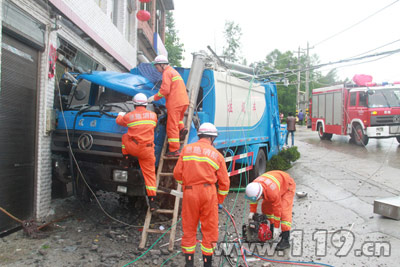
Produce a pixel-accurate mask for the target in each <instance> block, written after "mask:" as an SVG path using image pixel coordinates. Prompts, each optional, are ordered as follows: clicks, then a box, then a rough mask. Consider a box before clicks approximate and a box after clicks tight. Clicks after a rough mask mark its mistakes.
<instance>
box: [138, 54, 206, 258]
mask: <svg viewBox="0 0 400 267" xmlns="http://www.w3.org/2000/svg"><path fill="white" fill-rule="evenodd" d="M204 66H205V56H204V55H203V54H194V55H193V63H192V67H191V70H190V74H189V77H188V81H187V84H186V87H187V89H188V90H189V92H190V99H189V107H188V109H187V114H185V126H186V127H187V129H188V131H189V132H188V134H187V135H186V137H185V140H184V141H183V145H186V144H187V142H188V137H189V134H190V128H191V127H190V126H191V123H192V119H193V113H194V110H195V105H196V101H197V96H198V93H199V89H200V83H201V77H202V74H203V70H204ZM167 147H168V142H167V138H165V141H164V146H163V148H162V151H161V155H160V160H159V163H158V169H157V176H156V184H157V188H158V186H159V184H160V179H166V178H170V179H173V168H172V170H171V169H169V170H168V171H165V170H166V169H167V168H164V165H171V164H173V166H175V164H176V162H177V160H178V157H166V156H165V153H166V152H167ZM172 189H175V188H172ZM175 190H176V191H178V192H181V190H182V188H181V185H180V184H178V185H177V188H176V189H175ZM159 193H163V192H162V191H159V190H157V194H159ZM179 204H180V198H179V197H177V196H175V204H174V208H173V209H158V210H157V211H155V212H153V213H161V214H172V223H171V225H172V226H171V232H170V236H169V246H168V250H169V251H173V249H174V242H175V234H176V225H177V221H178V214H179ZM152 215H153V214H152V213H151V212H150V209H148V210H147V214H146V219H145V222H144V226H143V232H142V239H141V240H140V244H139V249H144V248H145V246H146V241H147V236H148V234H163V233H165V232H166V230H159V229H150V224H151V219H152Z"/></svg>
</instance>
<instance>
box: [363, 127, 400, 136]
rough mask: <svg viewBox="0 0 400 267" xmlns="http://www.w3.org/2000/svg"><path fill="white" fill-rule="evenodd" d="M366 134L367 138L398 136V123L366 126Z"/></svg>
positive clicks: (399, 134)
mask: <svg viewBox="0 0 400 267" xmlns="http://www.w3.org/2000/svg"><path fill="white" fill-rule="evenodd" d="M367 136H368V137H369V138H387V137H395V136H400V125H391V126H371V127H367Z"/></svg>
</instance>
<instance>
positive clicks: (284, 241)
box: [275, 231, 290, 251]
mask: <svg viewBox="0 0 400 267" xmlns="http://www.w3.org/2000/svg"><path fill="white" fill-rule="evenodd" d="M289 237H290V231H285V232H282V238H281V241H279V243H278V245H276V249H275V250H277V251H282V250H285V249H287V248H290V243H289Z"/></svg>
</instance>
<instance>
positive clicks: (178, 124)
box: [148, 55, 189, 157]
mask: <svg viewBox="0 0 400 267" xmlns="http://www.w3.org/2000/svg"><path fill="white" fill-rule="evenodd" d="M153 65H154V66H155V67H156V69H157V71H159V72H160V73H162V84H161V87H160V90H159V91H158V93H157V94H155V95H153V96H151V97H149V99H148V102H149V103H150V102H153V101H157V100H160V99H161V98H163V97H165V101H166V104H165V106H166V107H167V114H168V118H167V136H168V145H169V148H168V152H167V154H166V156H168V157H177V156H179V155H180V152H181V150H180V143H179V141H180V140H184V139H185V136H186V134H187V133H188V130H187V129H186V128H185V127H184V125H183V117H184V114H185V111H186V109H187V107H188V105H189V97H188V95H187V92H186V86H185V83H184V82H183V79H182V77H181V75H179V73H178V72H177V71H176V70H175V69H174V68H172V67H171V66H169V62H168V59H167V57H165V56H163V55H159V56H157V57H156V58H155V59H154V62H153Z"/></svg>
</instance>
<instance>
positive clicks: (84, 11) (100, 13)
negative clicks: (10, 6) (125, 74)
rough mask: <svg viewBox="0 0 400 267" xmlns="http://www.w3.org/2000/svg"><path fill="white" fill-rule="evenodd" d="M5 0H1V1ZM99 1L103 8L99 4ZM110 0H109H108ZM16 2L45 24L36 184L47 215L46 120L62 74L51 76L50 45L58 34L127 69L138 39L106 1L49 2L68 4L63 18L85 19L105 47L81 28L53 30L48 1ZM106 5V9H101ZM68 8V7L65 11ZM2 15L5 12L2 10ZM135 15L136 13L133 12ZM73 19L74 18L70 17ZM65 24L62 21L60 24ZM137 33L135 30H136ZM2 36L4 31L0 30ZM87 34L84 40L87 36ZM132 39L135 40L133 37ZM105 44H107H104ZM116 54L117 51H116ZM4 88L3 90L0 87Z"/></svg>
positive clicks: (38, 205)
mask: <svg viewBox="0 0 400 267" xmlns="http://www.w3.org/2000/svg"><path fill="white" fill-rule="evenodd" d="M1 1H2V0H0V2H1ZM96 1H100V2H102V3H101V7H99V6H98V5H97V4H96ZM109 1H110V0H107V2H109ZM13 2H14V3H15V4H16V5H17V6H19V7H20V8H21V9H23V10H24V11H25V12H26V13H28V14H31V16H33V17H34V18H36V19H37V20H38V21H40V22H41V23H44V24H46V25H47V26H46V32H45V35H46V48H45V51H44V52H43V53H40V60H39V61H40V70H39V72H40V73H39V76H40V77H39V88H38V100H37V101H38V112H37V114H38V118H37V131H38V134H37V140H36V144H37V149H36V166H37V169H36V183H35V203H34V205H35V215H36V217H37V218H41V217H45V216H47V215H49V213H50V212H51V210H50V204H51V181H52V174H51V172H52V169H51V149H50V144H51V133H49V132H48V131H47V130H46V126H47V125H46V121H47V120H46V119H47V117H48V116H49V115H50V114H51V111H52V109H53V104H54V103H53V99H54V88H55V85H56V78H57V76H60V75H61V74H60V73H58V74H57V73H56V75H55V77H54V78H48V54H49V53H48V52H49V50H48V49H49V46H50V45H53V46H55V47H56V46H57V37H58V36H60V37H63V38H64V39H66V40H68V41H69V42H70V43H71V44H73V45H74V46H75V47H76V48H78V49H80V50H81V51H83V52H85V53H86V54H88V55H89V56H90V57H92V58H93V59H94V60H96V61H97V62H99V63H100V64H102V65H103V66H105V67H106V68H107V70H115V71H127V70H129V68H131V67H134V66H135V65H136V43H137V41H136V38H135V40H133V44H131V43H129V42H128V41H127V40H126V39H125V36H126V32H124V31H125V30H126V29H127V27H126V26H124V22H123V20H124V18H125V19H126V15H125V16H123V15H119V19H120V21H119V22H118V23H117V25H119V24H120V27H118V28H117V27H116V26H115V25H114V24H113V23H112V21H111V19H110V18H109V17H107V15H106V12H104V6H107V8H108V7H109V6H108V5H105V4H104V0H85V1H80V0H64V1H61V0H60V1H51V0H50V1H49V2H59V3H58V4H60V5H67V6H68V7H70V8H71V10H73V12H74V13H68V12H67V13H63V14H62V15H63V16H64V17H68V16H69V15H70V16H71V17H73V18H75V19H77V18H78V19H80V20H81V21H84V23H85V27H84V30H87V31H89V32H90V31H93V32H95V33H98V35H99V36H101V38H102V41H103V43H102V44H103V46H101V45H99V44H95V42H93V40H90V39H88V38H86V37H87V35H85V36H86V37H85V36H83V35H79V31H77V30H74V29H70V28H68V27H65V26H63V27H62V28H61V29H59V30H51V28H52V27H53V26H54V18H51V15H53V14H50V12H51V8H47V7H46V6H45V4H43V3H45V2H46V1H42V4H38V3H37V1H36V0H13ZM118 2H119V3H120V5H121V6H122V9H123V10H121V13H124V12H127V8H126V3H127V0H119V1H118ZM102 8H103V9H102ZM64 11H65V10H64ZM0 14H2V13H1V12H0ZM133 14H135V12H133ZM71 20H72V19H71ZM61 24H62V23H61ZM134 35H135V36H136V32H134ZM0 37H1V33H0ZM84 37H85V39H84ZM131 41H132V40H131ZM104 44H105V45H104ZM105 52H107V53H108V54H111V53H114V55H117V57H119V58H122V59H124V62H118V59H116V58H112V57H110V56H107V55H106V54H107V53H105ZM115 53H117V54H115ZM0 90H1V89H0Z"/></svg>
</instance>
